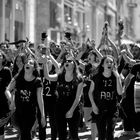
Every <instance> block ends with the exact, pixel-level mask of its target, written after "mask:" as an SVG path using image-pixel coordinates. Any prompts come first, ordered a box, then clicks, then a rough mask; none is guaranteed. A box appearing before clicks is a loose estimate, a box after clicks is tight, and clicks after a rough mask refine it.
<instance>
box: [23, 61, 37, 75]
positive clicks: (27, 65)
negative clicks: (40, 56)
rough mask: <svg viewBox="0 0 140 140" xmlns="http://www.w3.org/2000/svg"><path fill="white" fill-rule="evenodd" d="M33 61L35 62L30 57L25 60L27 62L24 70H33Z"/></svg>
mask: <svg viewBox="0 0 140 140" xmlns="http://www.w3.org/2000/svg"><path fill="white" fill-rule="evenodd" d="M34 63H35V62H34V60H32V59H29V60H27V63H26V64H25V66H24V69H25V72H28V73H30V72H33V71H34Z"/></svg>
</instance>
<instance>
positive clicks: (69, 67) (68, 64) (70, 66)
mask: <svg viewBox="0 0 140 140" xmlns="http://www.w3.org/2000/svg"><path fill="white" fill-rule="evenodd" d="M64 67H65V70H67V71H70V70H73V68H74V62H73V61H72V60H66V62H65V64H64Z"/></svg>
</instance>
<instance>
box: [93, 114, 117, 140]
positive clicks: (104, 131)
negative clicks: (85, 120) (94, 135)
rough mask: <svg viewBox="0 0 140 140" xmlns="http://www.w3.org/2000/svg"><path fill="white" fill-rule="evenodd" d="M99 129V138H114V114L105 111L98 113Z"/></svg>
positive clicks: (102, 139)
mask: <svg viewBox="0 0 140 140" xmlns="http://www.w3.org/2000/svg"><path fill="white" fill-rule="evenodd" d="M96 124H97V129H98V136H99V138H98V140H105V139H106V140H113V133H114V121H113V114H111V113H108V112H104V113H101V114H100V115H98V119H97V121H96Z"/></svg>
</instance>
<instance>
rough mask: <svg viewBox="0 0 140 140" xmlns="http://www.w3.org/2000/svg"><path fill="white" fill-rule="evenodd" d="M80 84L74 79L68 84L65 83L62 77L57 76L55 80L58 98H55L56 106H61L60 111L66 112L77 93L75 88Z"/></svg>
mask: <svg viewBox="0 0 140 140" xmlns="http://www.w3.org/2000/svg"><path fill="white" fill-rule="evenodd" d="M79 83H80V80H79V79H78V78H76V79H75V80H72V81H70V82H67V81H65V76H64V75H59V76H58V80H57V92H58V98H57V104H58V105H59V106H62V109H64V110H65V111H68V110H69V109H70V108H71V106H72V104H73V102H74V100H75V98H76V93H77V87H78V84H79Z"/></svg>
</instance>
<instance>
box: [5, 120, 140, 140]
mask: <svg viewBox="0 0 140 140" xmlns="http://www.w3.org/2000/svg"><path fill="white" fill-rule="evenodd" d="M120 125H121V123H118V124H117V125H116V129H117V128H118V127H119V126H120ZM122 132H123V130H116V131H115V133H114V136H115V140H140V137H135V136H121V133H122ZM46 135H47V138H46V139H47V140H50V139H51V138H50V128H49V127H48V128H47V129H46ZM90 136H91V131H90V129H84V130H83V131H79V138H80V140H91V139H90ZM5 139H6V140H18V138H17V130H15V129H14V128H10V127H8V128H7V129H6V132H5ZM33 140H39V139H38V132H37V135H36V136H35V138H34V139H33ZM96 140H98V137H97V138H96Z"/></svg>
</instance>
